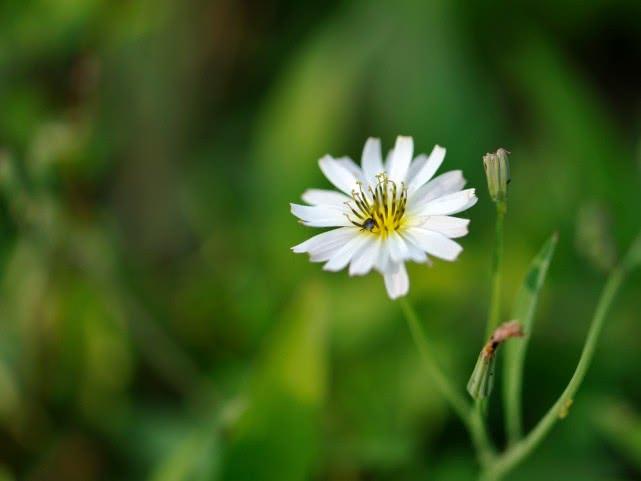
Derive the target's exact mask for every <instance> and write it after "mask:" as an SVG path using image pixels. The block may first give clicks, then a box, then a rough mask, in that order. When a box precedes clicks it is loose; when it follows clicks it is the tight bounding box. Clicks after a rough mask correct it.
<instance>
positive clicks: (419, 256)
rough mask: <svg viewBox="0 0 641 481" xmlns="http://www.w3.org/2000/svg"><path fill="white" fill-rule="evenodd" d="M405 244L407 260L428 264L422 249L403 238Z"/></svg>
mask: <svg viewBox="0 0 641 481" xmlns="http://www.w3.org/2000/svg"><path fill="white" fill-rule="evenodd" d="M405 243H406V244H407V251H408V256H409V257H408V259H410V260H412V261H414V262H418V263H423V262H427V263H430V262H429V259H428V258H427V255H426V254H425V252H424V251H423V249H421V248H420V247H418V246H417V245H415V244H414V243H413V242H412V241H411V240H410V239H407V238H405Z"/></svg>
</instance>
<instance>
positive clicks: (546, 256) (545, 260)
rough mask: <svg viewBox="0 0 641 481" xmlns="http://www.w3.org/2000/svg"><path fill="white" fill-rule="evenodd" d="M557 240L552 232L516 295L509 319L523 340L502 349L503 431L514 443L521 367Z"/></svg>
mask: <svg viewBox="0 0 641 481" xmlns="http://www.w3.org/2000/svg"><path fill="white" fill-rule="evenodd" d="M557 240H558V235H557V234H556V233H554V234H553V235H552V236H551V237H550V238H549V239H548V240H547V242H546V243H545V244H544V245H543V247H542V248H541V250H540V251H539V253H538V254H537V255H536V257H535V258H534V260H533V261H532V263H531V264H530V269H529V271H528V273H527V275H526V276H525V279H524V280H523V285H522V286H521V289H520V290H519V293H518V294H517V297H516V301H515V303H514V308H513V311H512V318H513V319H515V320H517V321H519V322H520V323H521V325H522V326H523V332H524V333H525V338H524V339H523V340H521V341H520V342H512V343H508V344H506V346H505V359H504V362H503V369H504V375H503V399H504V403H505V410H506V428H507V435H508V440H509V442H510V443H514V442H515V441H517V440H518V439H519V438H520V437H521V433H522V425H521V422H522V421H521V392H522V385H523V364H524V362H525V353H526V350H527V346H528V342H529V339H530V335H531V333H532V329H533V324H534V313H535V312H536V305H537V302H538V300H539V293H540V292H541V287H543V283H544V282H545V276H546V275H547V271H548V267H549V265H550V261H551V259H552V256H553V255H554V249H555V247H556V243H557Z"/></svg>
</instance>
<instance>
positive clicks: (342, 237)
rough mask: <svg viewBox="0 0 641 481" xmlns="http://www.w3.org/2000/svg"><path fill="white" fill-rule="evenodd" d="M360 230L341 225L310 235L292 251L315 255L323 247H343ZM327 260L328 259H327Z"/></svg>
mask: <svg viewBox="0 0 641 481" xmlns="http://www.w3.org/2000/svg"><path fill="white" fill-rule="evenodd" d="M358 232H359V229H358V228H357V227H341V228H339V229H333V230H330V231H327V232H323V233H322V234H318V235H315V236H314V237H310V238H309V239H307V240H306V241H305V242H301V243H300V244H298V245H295V246H294V247H292V251H294V252H296V253H299V254H300V253H303V252H309V253H310V255H315V254H317V253H318V252H320V251H322V250H323V249H328V248H333V247H336V246H338V247H341V246H342V245H343V244H345V243H346V242H347V241H348V240H349V239H351V238H352V237H355V236H356V235H357V234H358ZM326 260H327V259H326Z"/></svg>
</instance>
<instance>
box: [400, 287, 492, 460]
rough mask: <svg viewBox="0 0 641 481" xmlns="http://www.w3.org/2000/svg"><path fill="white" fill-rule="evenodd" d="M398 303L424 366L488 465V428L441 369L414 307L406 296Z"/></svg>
mask: <svg viewBox="0 0 641 481" xmlns="http://www.w3.org/2000/svg"><path fill="white" fill-rule="evenodd" d="M399 302H400V304H401V308H402V310H403V314H404V315H405V319H406V320H407V324H408V326H409V329H410V332H411V334H412V338H413V339H414V343H415V344H416V347H417V348H418V351H419V354H420V355H421V358H422V360H423V364H424V365H425V367H426V368H427V369H428V371H429V373H430V376H431V377H432V379H433V381H434V385H435V386H436V388H437V389H438V390H439V391H440V393H441V394H442V396H443V397H444V398H445V399H446V400H447V402H448V403H449V404H450V405H451V406H452V409H453V410H454V412H456V414H457V415H458V416H459V418H461V421H462V422H463V424H465V426H466V427H467V429H468V431H469V432H470V436H471V438H472V442H473V443H474V446H475V447H476V450H477V453H478V456H479V460H480V461H481V464H483V465H486V464H488V463H489V462H490V461H491V460H492V459H493V458H494V450H493V448H492V445H491V442H490V440H489V437H488V435H487V433H486V431H485V425H484V423H483V418H482V416H481V413H480V411H479V410H477V409H474V408H473V407H472V406H471V405H470V403H469V402H468V401H467V400H466V399H465V398H464V397H463V396H462V395H461V393H460V392H459V391H458V390H457V389H456V388H455V387H454V386H453V385H452V383H451V382H450V380H449V379H448V377H447V376H446V375H445V374H444V373H443V371H442V370H441V368H440V367H439V366H438V363H437V362H436V359H435V357H434V354H433V352H432V350H431V349H430V346H429V345H428V343H427V339H426V337H425V333H424V332H423V328H422V327H421V323H420V321H419V318H418V315H417V314H416V311H415V310H414V308H413V307H412V305H411V304H410V303H409V302H408V301H407V299H406V298H404V297H403V298H401V299H400V300H399Z"/></svg>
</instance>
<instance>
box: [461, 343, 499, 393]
mask: <svg viewBox="0 0 641 481" xmlns="http://www.w3.org/2000/svg"><path fill="white" fill-rule="evenodd" d="M495 363H496V356H495V355H494V353H488V352H486V350H485V349H483V350H482V351H481V354H479V358H478V360H477V361H476V365H475V366H474V371H472V375H471V376H470V380H469V381H468V383H467V392H468V393H470V396H472V399H474V400H477V401H478V400H481V399H486V398H488V397H490V394H491V393H492V387H493V385H494V364H495Z"/></svg>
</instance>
